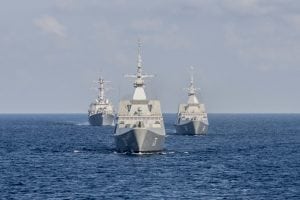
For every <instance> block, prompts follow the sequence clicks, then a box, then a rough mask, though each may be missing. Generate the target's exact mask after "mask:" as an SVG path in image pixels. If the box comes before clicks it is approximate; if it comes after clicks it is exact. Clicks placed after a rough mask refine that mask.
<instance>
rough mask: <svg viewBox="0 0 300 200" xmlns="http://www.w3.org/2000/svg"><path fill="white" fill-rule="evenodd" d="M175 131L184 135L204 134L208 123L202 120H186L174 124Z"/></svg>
mask: <svg viewBox="0 0 300 200" xmlns="http://www.w3.org/2000/svg"><path fill="white" fill-rule="evenodd" d="M175 129H176V133H179V134H186V135H201V134H206V133H207V130H208V125H207V124H205V123H203V122H202V121H187V122H185V123H182V124H175Z"/></svg>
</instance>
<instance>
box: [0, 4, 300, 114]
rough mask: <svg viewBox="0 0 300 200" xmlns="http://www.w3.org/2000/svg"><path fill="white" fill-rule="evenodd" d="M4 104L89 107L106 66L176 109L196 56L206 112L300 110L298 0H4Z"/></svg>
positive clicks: (119, 94)
mask: <svg viewBox="0 0 300 200" xmlns="http://www.w3.org/2000/svg"><path fill="white" fill-rule="evenodd" d="M0 5H1V6H0V113H69V112H71V113H78V112H80V113H81V112H83V113H85V112H87V109H88V105H89V103H90V102H91V101H93V100H94V98H95V97H96V91H94V90H91V89H90V88H91V87H92V86H93V81H94V80H96V79H97V78H98V77H99V76H100V75H103V76H104V77H105V78H106V79H108V80H111V81H112V87H114V88H115V90H113V91H111V92H110V93H109V94H108V95H109V96H110V97H111V99H112V100H113V102H114V104H115V105H116V104H117V102H118V100H119V98H125V97H131V96H132V94H133V87H132V82H133V80H130V79H129V80H128V79H125V78H123V75H124V74H127V73H129V74H131V73H134V72H135V70H136V68H135V67H136V60H137V56H136V51H137V44H136V41H137V38H138V37H140V38H141V39H142V41H143V61H144V70H145V72H147V73H150V74H155V75H156V77H155V78H153V79H151V80H150V81H147V83H148V85H147V88H146V92H147V94H148V97H152V98H158V99H160V100H161V104H162V109H163V111H164V112H176V111H177V106H178V104H179V103H180V102H184V101H186V100H187V95H186V93H185V92H184V91H183V89H182V88H184V87H187V85H188V80H189V73H188V69H189V66H190V65H193V66H194V68H195V82H196V85H197V86H198V87H200V88H201V100H202V101H203V102H204V103H205V104H206V107H207V110H208V112H227V113H228V112H229V113H235V112H247V113H249V112H251V113H252V112H259V113H264V112H273V113H274V112H276V113H280V112H287V113H295V112H300V106H299V102H300V93H299V86H300V1H298V0H181V1H179V0H164V1H162V0H151V1H147V0H130V1H129V0H109V1H108V0H107V1H100V0H88V1H87V0H43V1H41V0H26V1H20V0H9V1H7V0H0Z"/></svg>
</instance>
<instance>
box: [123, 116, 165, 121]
mask: <svg viewBox="0 0 300 200" xmlns="http://www.w3.org/2000/svg"><path fill="white" fill-rule="evenodd" d="M117 118H118V120H134V121H143V120H162V119H163V118H162V117H161V116H147V117H144V116H118V117H117Z"/></svg>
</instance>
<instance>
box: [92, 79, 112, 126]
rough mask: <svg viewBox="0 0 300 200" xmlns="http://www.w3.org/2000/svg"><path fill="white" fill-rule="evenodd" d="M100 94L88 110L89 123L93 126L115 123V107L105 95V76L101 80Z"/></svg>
mask: <svg viewBox="0 0 300 200" xmlns="http://www.w3.org/2000/svg"><path fill="white" fill-rule="evenodd" d="M98 83H99V95H98V98H97V99H96V101H95V102H93V103H91V104H90V108H89V110H88V116H89V123H90V124H91V125H92V126H107V125H110V126H112V125H114V118H115V114H114V109H113V106H112V104H111V103H110V101H109V100H108V99H107V98H105V96H104V91H105V89H104V83H105V81H104V80H103V78H100V79H99V81H98Z"/></svg>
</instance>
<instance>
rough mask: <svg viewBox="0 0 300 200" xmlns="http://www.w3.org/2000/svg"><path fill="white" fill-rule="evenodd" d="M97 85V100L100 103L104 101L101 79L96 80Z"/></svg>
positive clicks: (102, 81)
mask: <svg viewBox="0 0 300 200" xmlns="http://www.w3.org/2000/svg"><path fill="white" fill-rule="evenodd" d="M98 83H99V88H98V89H99V95H98V100H99V101H100V102H101V101H104V98H105V96H104V80H103V78H102V77H100V78H99V80H98Z"/></svg>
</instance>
